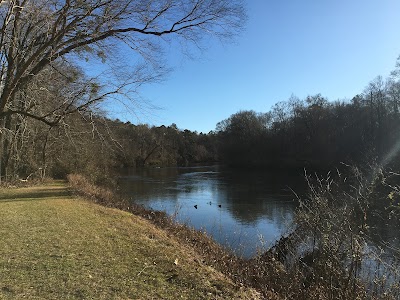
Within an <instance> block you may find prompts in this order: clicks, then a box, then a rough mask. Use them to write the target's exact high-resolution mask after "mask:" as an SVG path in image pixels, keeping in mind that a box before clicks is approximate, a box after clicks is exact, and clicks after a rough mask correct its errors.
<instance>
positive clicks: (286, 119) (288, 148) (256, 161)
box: [217, 72, 400, 169]
mask: <svg viewBox="0 0 400 300" xmlns="http://www.w3.org/2000/svg"><path fill="white" fill-rule="evenodd" d="M396 74H397V73H396V72H393V74H392V76H391V77H389V78H388V79H387V80H383V78H382V77H380V76H379V77H377V78H376V79H374V80H373V81H372V82H371V83H370V84H369V85H368V86H367V87H366V89H365V91H364V92H363V93H362V94H359V95H356V96H355V97H353V98H352V99H351V100H341V101H335V102H330V101H328V99H326V98H324V97H323V96H321V95H320V94H318V95H315V96H308V97H307V98H305V99H302V100H301V99H299V98H297V97H294V96H292V97H291V98H290V99H289V100H288V101H286V102H279V103H277V104H275V105H274V106H273V107H272V109H271V110H270V111H269V112H267V113H257V112H254V111H240V112H238V113H236V114H234V115H232V116H231V117H230V118H228V119H226V120H224V121H222V122H220V123H218V125H217V136H218V142H219V155H220V158H221V159H222V160H223V161H224V162H225V163H227V164H230V165H234V166H251V167H267V166H268V167H301V168H304V167H307V168H312V169H331V168H332V167H335V166H338V164H339V163H342V162H343V163H347V164H353V165H366V164H367V165H368V164H370V165H372V164H380V165H386V164H388V163H391V164H392V165H393V164H394V163H396V159H395V158H397V157H398V150H399V146H400V139H399V138H400V111H399V109H400V82H399V80H396Z"/></svg>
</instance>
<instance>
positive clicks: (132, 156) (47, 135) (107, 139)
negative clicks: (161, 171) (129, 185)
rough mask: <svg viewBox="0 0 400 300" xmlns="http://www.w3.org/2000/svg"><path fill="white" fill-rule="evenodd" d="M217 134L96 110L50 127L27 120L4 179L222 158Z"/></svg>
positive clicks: (99, 177)
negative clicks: (114, 116) (126, 119)
mask: <svg viewBox="0 0 400 300" xmlns="http://www.w3.org/2000/svg"><path fill="white" fill-rule="evenodd" d="M216 145H217V143H216V136H215V135H214V134H211V133H210V134H203V133H197V132H192V131H190V130H180V129H178V128H177V126H176V125H175V124H172V125H171V126H168V127H166V126H159V127H156V126H149V125H146V124H139V125H134V124H131V123H130V122H126V123H124V122H121V121H119V120H111V119H108V118H105V117H103V116H101V114H97V115H96V114H94V113H91V114H89V113H86V114H82V113H74V114H71V115H70V116H68V117H67V118H66V119H65V120H64V122H63V124H62V125H59V126H53V127H48V126H46V125H45V124H43V123H42V122H39V121H34V120H30V119H27V120H25V123H24V126H23V130H22V131H21V132H20V133H19V135H18V136H17V135H13V139H12V143H7V146H8V147H7V149H8V151H7V154H8V155H7V160H3V164H2V165H3V173H2V174H3V180H4V179H8V180H13V179H22V180H24V179H26V178H38V177H45V176H50V177H55V178H65V176H66V175H68V174H70V173H81V174H85V175H87V176H89V177H90V178H92V180H93V181H96V182H98V183H99V182H102V183H104V181H106V180H109V179H110V178H111V177H113V176H114V175H115V174H117V173H118V172H119V170H120V169H121V168H129V167H144V166H187V165H189V164H193V163H202V162H215V161H216V160H217V149H216Z"/></svg>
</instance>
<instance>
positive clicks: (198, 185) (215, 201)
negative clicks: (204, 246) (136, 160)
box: [121, 166, 304, 256]
mask: <svg viewBox="0 0 400 300" xmlns="http://www.w3.org/2000/svg"><path fill="white" fill-rule="evenodd" d="M301 178H302V177H301V176H300V175H298V174H294V175H290V176H289V175H288V174H279V173H276V172H275V173H273V174H272V173H267V172H245V171H241V172H238V171H232V170H228V169H224V168H221V167H218V166H207V167H192V168H148V169H141V170H135V171H134V172H132V171H131V172H127V173H126V174H125V176H123V177H122V180H121V188H122V190H123V191H124V192H125V193H127V194H129V195H130V196H131V198H132V201H135V202H137V203H140V204H143V205H145V206H148V207H151V208H152V209H155V210H163V211H166V212H167V213H168V214H170V215H174V216H176V219H177V220H178V221H179V222H183V223H187V224H188V225H191V226H194V227H195V228H196V229H203V230H205V231H206V232H207V233H208V234H210V235H212V236H213V237H214V239H216V240H217V241H218V242H219V243H221V244H223V245H225V246H227V247H230V248H232V249H233V250H234V251H235V252H236V253H239V254H241V255H244V256H251V255H253V254H255V253H256V251H257V249H258V248H260V247H262V246H263V243H264V246H266V247H268V246H270V245H271V244H273V243H274V242H275V241H276V240H277V239H279V238H280V236H281V235H282V234H283V233H284V232H285V231H286V228H287V225H288V224H289V223H290V221H291V220H292V216H293V211H294V209H295V207H296V202H295V201H293V198H294V197H293V194H292V192H291V191H290V189H289V188H288V184H291V186H290V188H292V189H294V190H299V189H303V190H304V182H303V180H302V179H301Z"/></svg>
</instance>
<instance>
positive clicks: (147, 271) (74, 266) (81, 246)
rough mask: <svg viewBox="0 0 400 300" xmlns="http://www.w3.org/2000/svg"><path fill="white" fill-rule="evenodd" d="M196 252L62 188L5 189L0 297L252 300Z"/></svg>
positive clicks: (0, 194) (1, 195)
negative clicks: (206, 263) (204, 261)
mask: <svg viewBox="0 0 400 300" xmlns="http://www.w3.org/2000/svg"><path fill="white" fill-rule="evenodd" d="M255 297H256V293H254V291H252V290H249V289H245V288H239V287H238V286H236V285H234V284H233V283H232V282H231V281H230V280H229V279H227V278H226V277H225V276H223V275H222V274H221V273H218V272H217V271H215V270H214V269H213V268H211V267H209V266H206V265H204V264H203V263H202V259H201V257H199V255H198V254H197V253H196V251H195V250H194V249H191V248H188V247H184V246H182V245H181V244H179V243H178V242H177V241H176V240H175V239H174V238H173V237H171V236H169V235H168V234H167V233H166V232H165V231H162V230H160V229H157V228H155V227H154V226H153V225H152V224H150V223H149V222H147V221H146V220H144V219H142V218H139V217H136V216H133V215H131V214H129V213H127V212H123V211H119V210H116V209H110V208H105V207H102V206H99V205H96V204H94V203H91V202H89V201H86V200H82V199H79V198H78V197H76V196H73V195H71V194H70V193H69V192H68V189H67V188H66V186H65V184H64V183H61V182H58V183H53V184H48V185H44V186H35V187H29V188H14V189H13V188H11V189H0V299H254V298H255Z"/></svg>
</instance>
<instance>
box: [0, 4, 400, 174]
mask: <svg viewBox="0 0 400 300" xmlns="http://www.w3.org/2000/svg"><path fill="white" fill-rule="evenodd" d="M0 19H1V20H0V21H1V23H0V25H1V31H0V77H1V87H0V180H1V181H13V180H29V179H32V178H44V177H46V176H49V177H54V178H64V177H65V176H66V175H67V174H69V173H77V172H78V173H82V174H86V175H89V176H90V177H91V178H92V179H93V180H94V181H96V182H100V181H103V182H105V181H107V177H110V178H112V177H114V174H117V173H118V170H119V169H121V168H127V167H143V166H158V167H160V166H187V165H189V164H193V163H210V162H212V163H215V162H218V163H220V164H225V165H230V166H234V167H246V168H308V169H321V170H329V169H331V168H334V167H336V166H337V165H338V164H339V163H346V164H354V165H362V164H378V165H387V163H389V162H391V163H393V162H394V161H395V160H394V159H393V158H394V157H395V156H396V155H397V151H396V150H397V148H398V146H397V142H398V132H399V126H400V123H399V120H400V118H399V114H400V112H399V101H400V78H399V77H400V76H399V73H400V60H398V61H397V64H396V66H395V68H394V71H393V72H392V74H390V76H388V78H383V77H381V76H378V77H376V78H375V79H373V80H372V81H371V82H370V83H368V84H367V85H366V88H365V90H364V91H360V93H359V94H358V95H349V97H350V98H349V99H342V100H340V99H339V100H334V101H332V99H327V98H325V97H324V96H323V95H320V94H318V95H310V96H308V97H306V98H305V99H299V98H298V97H296V96H294V95H293V96H292V97H290V99H288V100H287V101H282V102H278V103H276V104H275V105H274V106H273V107H272V108H270V110H269V111H266V112H255V111H251V110H248V111H239V112H237V113H235V114H233V115H231V116H227V119H225V120H221V122H219V123H218V124H216V128H215V130H213V131H211V132H208V133H198V132H192V131H190V130H187V129H181V128H179V127H178V126H177V125H176V124H170V125H167V124H166V125H165V126H158V127H156V126H152V125H148V124H132V123H130V122H122V121H120V120H118V119H113V118H112V117H111V116H110V115H109V112H108V111H107V110H105V108H104V107H106V106H104V105H103V103H104V102H107V101H109V102H108V103H110V102H111V103H122V105H124V106H125V107H130V109H131V110H134V109H135V107H138V106H139V107H140V103H139V104H138V103H137V102H138V101H140V100H137V97H136V96H137V94H138V93H139V91H140V87H141V86H142V85H144V84H148V83H157V82H159V81H160V80H162V79H163V78H164V77H165V76H166V75H167V73H168V67H167V65H166V64H165V62H164V61H163V59H162V57H160V55H159V54H160V53H161V54H162V53H163V49H164V48H165V47H167V46H170V45H175V44H174V43H181V44H182V45H183V46H182V47H183V48H181V50H182V51H183V52H185V51H186V50H187V49H188V45H189V44H191V43H193V42H194V43H195V44H196V45H197V46H199V47H200V46H201V42H202V40H203V39H204V38H205V37H207V36H208V35H211V36H213V37H215V38H217V39H219V40H220V41H222V42H227V41H230V40H232V39H233V38H234V37H235V36H236V35H237V34H238V33H240V31H241V30H242V29H243V26H244V24H245V23H246V19H247V16H246V12H245V7H244V6H243V4H242V3H241V2H240V1H203V0H201V1H200V0H199V1H186V0H182V1H176V2H174V1H165V2H164V1H161V2H157V1H156V2H154V1H141V2H140V3H139V2H136V1H129V0H119V1H100V0H91V1H89V0H87V1H65V2H64V1H61V2H60V1H44V0H36V1H9V2H6V3H2V5H1V6H0ZM160 37H163V38H160ZM126 47H128V48H126ZM127 49H129V50H127ZM185 49H186V50H185ZM124 61H129V62H130V63H129V64H124ZM96 64H100V66H101V68H100V69H98V70H97V71H98V73H96V74H95V75H93V74H92V73H90V72H87V70H86V69H85V68H86V67H87V66H88V65H96ZM92 71H93V70H92ZM265 100H266V101H267V100H271V99H265ZM216 101H218V99H216ZM243 101H247V99H243ZM269 103H270V102H269ZM135 105H137V106H135ZM138 109H140V108H138ZM267 109H268V108H267V107H266V110H267Z"/></svg>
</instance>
